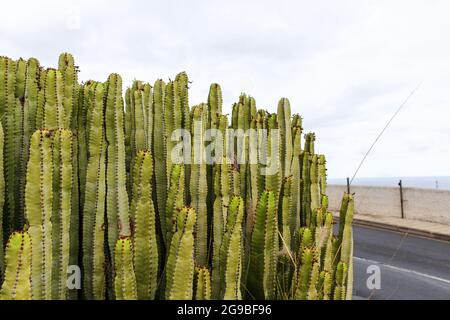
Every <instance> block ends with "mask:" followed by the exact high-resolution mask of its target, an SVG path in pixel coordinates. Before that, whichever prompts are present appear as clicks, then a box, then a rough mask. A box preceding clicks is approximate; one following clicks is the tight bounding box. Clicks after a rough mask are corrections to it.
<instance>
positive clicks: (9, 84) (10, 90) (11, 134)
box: [0, 57, 19, 239]
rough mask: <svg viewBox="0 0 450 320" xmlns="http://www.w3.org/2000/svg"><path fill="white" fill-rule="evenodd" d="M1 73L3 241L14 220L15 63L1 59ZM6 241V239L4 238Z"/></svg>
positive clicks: (12, 226) (15, 146)
mask: <svg viewBox="0 0 450 320" xmlns="http://www.w3.org/2000/svg"><path fill="white" fill-rule="evenodd" d="M0 69H1V72H2V82H3V83H2V88H4V90H1V91H2V100H3V101H2V106H0V107H1V109H2V110H1V111H2V122H3V130H4V137H5V140H4V149H3V152H4V153H3V158H4V170H5V187H6V189H5V190H6V194H5V201H6V213H5V217H6V219H5V221H4V222H3V228H4V231H5V232H4V239H5V237H6V235H7V234H9V233H10V231H11V230H12V229H13V228H14V225H15V220H16V212H17V211H16V172H15V164H16V161H15V159H16V158H15V155H16V148H18V147H19V146H17V145H16V143H15V140H14V139H15V136H16V135H15V132H16V128H15V115H14V112H15V109H16V99H15V86H16V63H15V62H14V61H12V60H11V59H9V58H4V57H3V58H2V59H1V63H0ZM6 239H7V238H6Z"/></svg>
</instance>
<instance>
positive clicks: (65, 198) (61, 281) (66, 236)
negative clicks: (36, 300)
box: [51, 129, 73, 299]
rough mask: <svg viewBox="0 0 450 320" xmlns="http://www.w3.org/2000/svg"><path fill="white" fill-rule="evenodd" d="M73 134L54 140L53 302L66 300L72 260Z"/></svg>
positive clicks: (56, 136) (60, 133)
mask: <svg viewBox="0 0 450 320" xmlns="http://www.w3.org/2000/svg"><path fill="white" fill-rule="evenodd" d="M72 150H73V149H72V132H71V131H70V130H66V129H59V130H56V131H55V134H54V136H53V165H54V167H53V213H52V217H51V222H52V239H53V244H52V248H53V258H52V260H53V266H52V298H53V299H66V296H67V285H66V280H67V267H68V266H69V256H70V221H71V212H72V185H73V168H72V157H73V151H72Z"/></svg>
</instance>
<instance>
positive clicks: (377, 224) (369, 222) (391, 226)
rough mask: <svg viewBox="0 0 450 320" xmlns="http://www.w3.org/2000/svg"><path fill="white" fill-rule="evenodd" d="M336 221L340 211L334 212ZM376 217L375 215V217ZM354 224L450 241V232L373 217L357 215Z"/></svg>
mask: <svg viewBox="0 0 450 320" xmlns="http://www.w3.org/2000/svg"><path fill="white" fill-rule="evenodd" d="M333 216H334V221H335V222H339V213H338V212H333ZM373 218H374V219H375V217H373ZM353 224H354V225H357V226H358V225H359V226H365V227H372V228H377V229H384V230H390V231H395V232H400V233H407V234H410V235H415V236H419V237H423V238H429V239H435V240H440V241H447V242H450V234H448V233H441V232H435V231H430V230H425V229H420V228H415V227H407V226H402V225H398V224H395V223H394V222H392V223H387V222H382V221H375V220H373V219H368V218H367V217H366V218H364V219H359V218H358V217H357V216H356V217H354V218H353Z"/></svg>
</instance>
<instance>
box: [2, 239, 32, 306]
mask: <svg viewBox="0 0 450 320" xmlns="http://www.w3.org/2000/svg"><path fill="white" fill-rule="evenodd" d="M5 251H6V253H5V263H6V270H5V280H4V282H3V285H2V288H1V290H0V299H1V300H31V283H30V273H31V240H30V235H29V234H28V233H27V232H13V233H12V234H11V236H10V238H9V240H8V244H7V245H6V250H5Z"/></svg>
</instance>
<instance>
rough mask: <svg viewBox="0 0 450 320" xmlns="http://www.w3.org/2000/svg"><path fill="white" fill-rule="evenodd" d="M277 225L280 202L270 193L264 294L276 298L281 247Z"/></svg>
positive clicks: (266, 232) (266, 233)
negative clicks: (279, 249) (278, 258)
mask: <svg viewBox="0 0 450 320" xmlns="http://www.w3.org/2000/svg"><path fill="white" fill-rule="evenodd" d="M277 227H278V203H277V202H276V201H275V195H272V194H271V193H269V199H268V203H267V217H266V231H265V248H264V296H265V297H266V299H274V297H275V290H276V274H277V270H276V268H277V254H278V248H279V245H278V232H277Z"/></svg>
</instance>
